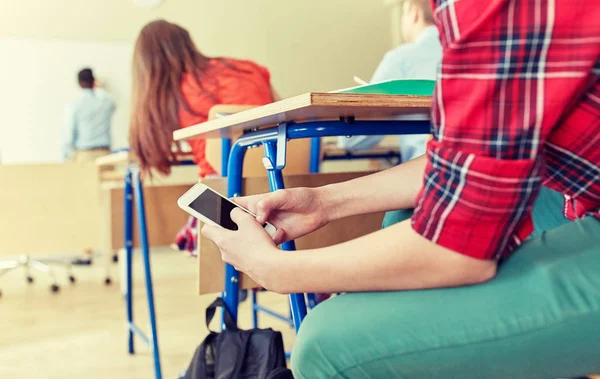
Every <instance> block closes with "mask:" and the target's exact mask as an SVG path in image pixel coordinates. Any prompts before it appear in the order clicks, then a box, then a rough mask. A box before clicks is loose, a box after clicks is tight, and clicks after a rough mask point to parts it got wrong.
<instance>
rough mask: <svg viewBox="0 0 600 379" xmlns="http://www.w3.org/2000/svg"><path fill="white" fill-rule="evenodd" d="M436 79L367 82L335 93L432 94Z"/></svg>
mask: <svg viewBox="0 0 600 379" xmlns="http://www.w3.org/2000/svg"><path fill="white" fill-rule="evenodd" d="M434 87H435V80H423V79H417V80H408V79H401V80H388V81H386V82H381V83H376V84H366V85H364V86H358V87H352V88H345V89H341V90H337V91H332V92H335V93H357V94H373V95H374V94H377V95H412V96H431V95H433V88H434Z"/></svg>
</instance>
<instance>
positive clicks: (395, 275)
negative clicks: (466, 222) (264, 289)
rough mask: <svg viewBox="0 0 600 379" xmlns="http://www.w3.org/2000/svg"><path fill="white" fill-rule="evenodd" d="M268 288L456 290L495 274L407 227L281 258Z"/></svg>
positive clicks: (284, 290)
mask: <svg viewBox="0 0 600 379" xmlns="http://www.w3.org/2000/svg"><path fill="white" fill-rule="evenodd" d="M278 259H279V260H280V261H279V262H277V270H272V273H271V278H270V280H268V281H267V282H268V283H269V284H270V285H272V287H273V288H271V289H272V290H274V291H277V292H282V293H294V292H358V291H388V290H410V289H427V288H439V287H453V286H462V285H470V284H476V283H481V282H484V281H486V280H489V279H491V278H492V277H493V276H494V275H495V272H496V263H495V262H494V261H485V260H477V259H474V258H470V257H467V256H464V255H461V254H457V253H455V252H453V251H450V250H448V249H445V248H443V247H441V246H438V245H435V244H434V243H432V242H430V241H429V240H427V239H425V238H423V237H421V236H420V235H419V234H417V233H416V232H414V231H413V230H412V228H411V227H410V221H405V222H402V223H399V224H396V225H394V226H392V227H389V228H387V229H384V230H380V231H378V232H375V233H372V234H370V235H367V236H364V237H361V238H358V239H355V240H352V241H348V242H346V243H343V244H339V245H335V246H331V247H326V248H321V249H315V250H304V251H296V252H294V253H291V254H284V255H281V256H279V258H278Z"/></svg>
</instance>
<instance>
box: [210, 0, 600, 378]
mask: <svg viewBox="0 0 600 379" xmlns="http://www.w3.org/2000/svg"><path fill="white" fill-rule="evenodd" d="M433 4H434V6H435V12H434V14H435V15H436V23H437V26H438V28H439V31H440V36H441V38H442V45H443V49H444V53H443V59H442V65H441V72H440V76H439V80H438V83H437V86H436V90H435V94H434V96H433V108H432V128H433V140H431V141H429V142H428V144H427V152H426V154H425V155H423V156H421V157H419V158H416V159H413V160H412V161H410V162H406V163H403V164H401V165H399V166H397V167H394V168H392V169H389V170H386V171H383V172H380V173H377V174H374V175H371V176H368V177H363V178H359V179H355V180H353V181H351V182H346V183H339V184H334V185H331V186H327V187H322V188H308V189H307V188H295V189H290V190H284V191H277V192H274V193H271V194H265V195H259V196H251V197H247V198H239V199H236V201H237V202H238V203H239V204H241V205H243V206H245V207H247V208H248V209H249V210H251V211H253V212H254V213H255V214H256V215H257V217H256V218H254V217H253V216H251V215H249V214H247V213H245V212H243V211H239V210H234V211H233V212H232V218H233V219H234V221H235V222H236V223H237V225H238V228H239V229H238V230H237V231H231V230H225V229H222V228H216V227H212V226H205V227H204V228H203V230H202V233H203V235H205V236H206V237H207V238H210V239H211V240H213V241H215V242H216V244H217V245H218V246H219V248H220V250H221V254H222V257H223V259H224V260H225V261H226V262H228V263H230V264H232V265H233V266H234V267H236V268H238V269H239V270H241V271H243V272H245V273H247V274H248V275H250V277H252V279H254V280H255V281H256V282H257V283H258V284H260V285H262V286H264V287H265V288H267V289H270V290H274V291H277V292H281V293H302V292H349V293H347V294H345V295H342V296H336V297H334V298H332V299H330V300H328V301H326V302H324V303H322V304H320V305H319V306H317V307H316V308H315V309H313V310H312V311H311V312H310V313H309V314H308V316H307V317H306V319H305V320H304V321H303V323H302V325H301V327H300V330H299V333H298V336H297V339H296V342H295V345H294V350H293V353H292V367H293V371H294V377H295V378H298V379H300V378H310V379H319V378H341V377H343V378H367V377H368V378H464V379H469V378H473V379H475V378H486V379H496V378H497V379H501V378H527V379H537V378H539V379H543V378H556V377H573V376H577V375H581V374H586V373H590V372H598V371H600V360H599V359H598V351H600V328H599V327H598V325H599V324H600V275H598V268H599V267H600V243H599V241H600V44H599V43H598V39H599V38H600V26H599V24H598V19H600V7H598V6H597V4H596V3H594V2H590V1H583V2H573V1H571V0H548V1H538V2H529V1H514V0H489V1H480V0H462V1H441V0H436V1H433ZM542 184H543V185H545V186H547V187H549V188H552V189H553V190H555V191H557V192H559V193H561V194H563V195H565V199H566V201H565V205H564V212H565V215H566V216H567V217H568V218H569V219H570V220H571V221H570V222H568V223H566V224H564V225H561V226H558V227H545V228H544V229H545V230H546V232H545V233H542V234H541V235H539V236H536V237H533V238H529V236H530V234H531V232H532V230H533V227H534V225H533V222H532V207H533V204H534V201H535V200H536V198H538V196H539V194H540V188H541V186H542ZM412 207H414V208H415V212H414V215H413V216H412V218H411V219H410V220H404V221H402V222H399V223H397V224H394V225H391V226H389V227H387V228H385V229H383V230H380V231H377V232H375V233H371V234H368V235H366V236H363V237H360V238H357V239H355V240H352V241H348V242H345V243H342V244H339V245H334V246H328V247H324V248H320V249H310V250H304V251H297V252H295V253H293V254H290V253H289V252H285V251H281V250H279V249H277V246H276V244H277V243H279V242H281V241H284V240H293V239H296V238H299V237H301V236H303V235H306V234H307V233H310V232H312V231H314V230H316V229H318V228H320V227H322V226H323V225H325V224H326V223H328V222H329V221H331V220H335V219H339V218H342V217H346V216H350V215H357V214H366V213H371V212H376V211H384V210H391V209H407V208H412ZM267 221H268V222H271V223H272V224H273V225H274V226H276V227H277V228H278V231H277V233H276V234H275V236H274V237H273V238H274V239H275V241H274V240H273V238H271V236H269V235H268V234H267V233H266V232H265V231H264V229H263V228H262V226H261V224H262V223H264V222H267ZM351 292H355V293H351Z"/></svg>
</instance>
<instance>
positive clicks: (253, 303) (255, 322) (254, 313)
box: [250, 288, 258, 329]
mask: <svg viewBox="0 0 600 379" xmlns="http://www.w3.org/2000/svg"><path fill="white" fill-rule="evenodd" d="M250 303H251V304H250V306H251V307H252V327H253V328H254V329H256V328H258V311H257V310H256V289H254V288H253V289H252V301H251V302H250Z"/></svg>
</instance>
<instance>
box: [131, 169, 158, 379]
mask: <svg viewBox="0 0 600 379" xmlns="http://www.w3.org/2000/svg"><path fill="white" fill-rule="evenodd" d="M132 179H133V185H134V190H135V203H136V204H135V205H136V210H137V216H138V228H139V233H140V245H141V246H140V247H141V250H142V259H143V261H144V274H145V277H146V294H147V298H148V312H149V316H150V338H149V340H150V341H149V342H150V344H149V345H150V351H151V352H152V355H153V356H154V371H155V374H156V378H157V379H161V378H162V372H161V368H160V355H159V351H158V333H157V330H156V314H155V308H154V287H153V285H152V271H151V270H150V244H149V242H148V230H147V228H146V208H145V205H144V190H143V187H142V181H141V180H140V170H139V169H138V168H135V169H133V178H132Z"/></svg>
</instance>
